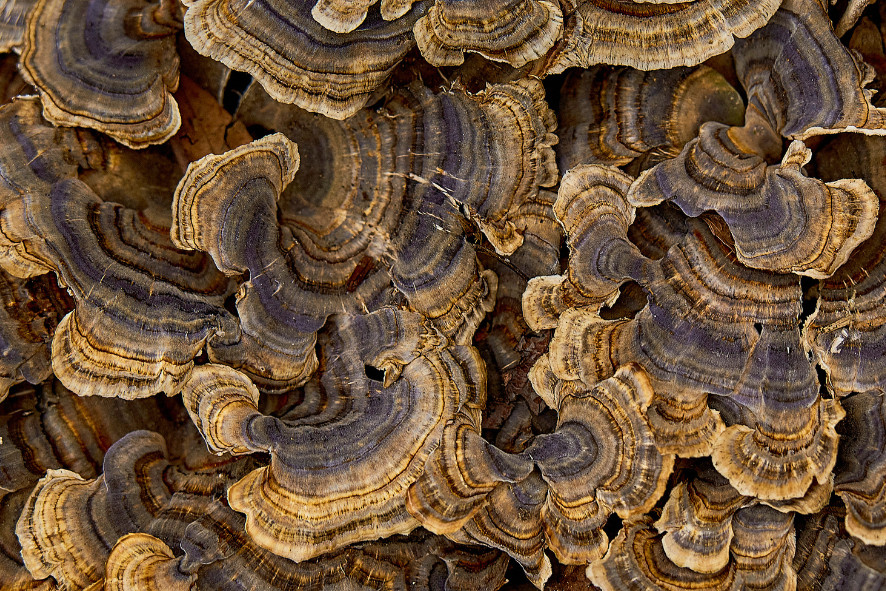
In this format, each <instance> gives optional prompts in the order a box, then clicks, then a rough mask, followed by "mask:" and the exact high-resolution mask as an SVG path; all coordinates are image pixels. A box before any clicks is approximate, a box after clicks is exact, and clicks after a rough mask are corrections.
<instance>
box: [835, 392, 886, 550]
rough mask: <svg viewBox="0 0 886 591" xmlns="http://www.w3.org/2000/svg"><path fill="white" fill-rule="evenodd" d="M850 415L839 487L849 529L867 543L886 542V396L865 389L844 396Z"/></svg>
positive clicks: (845, 428)
mask: <svg viewBox="0 0 886 591" xmlns="http://www.w3.org/2000/svg"><path fill="white" fill-rule="evenodd" d="M843 406H844V408H845V409H846V418H845V419H844V422H843V423H842V424H841V425H840V433H841V435H842V444H841V446H840V456H839V460H840V461H839V463H838V468H837V469H836V475H835V476H836V477H835V487H834V489H835V491H836V493H837V494H838V495H839V496H840V498H842V499H843V502H844V503H845V504H846V531H848V532H849V533H850V534H851V535H852V536H854V537H856V538H858V539H860V540H862V541H863V542H865V543H866V544H878V545H884V544H886V518H884V515H886V482H884V478H883V470H884V469H886V414H884V413H886V400H884V394H883V392H861V393H859V394H855V395H854V396H850V397H849V398H846V399H844V400H843Z"/></svg>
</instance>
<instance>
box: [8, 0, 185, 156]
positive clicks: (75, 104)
mask: <svg viewBox="0 0 886 591" xmlns="http://www.w3.org/2000/svg"><path fill="white" fill-rule="evenodd" d="M179 18H180V17H179V14H178V5H177V3H176V2H173V1H172V0H158V1H157V3H155V4H145V3H140V2H131V1H127V2H106V3H103V4H101V5H96V6H93V5H92V4H90V3H89V2H64V0H39V1H38V2H37V4H36V6H35V7H34V8H33V10H32V11H31V13H30V16H29V18H28V30H27V34H26V35H25V39H24V48H23V50H22V62H21V63H22V75H23V76H24V78H25V80H26V81H27V82H28V83H30V84H33V85H34V86H36V87H37V89H38V90H39V91H40V96H41V99H42V101H43V111H44V113H45V116H46V118H47V119H49V120H50V121H52V122H53V123H55V124H57V125H68V126H76V127H90V128H93V129H97V130H99V131H102V132H104V133H106V134H108V135H110V136H111V137H113V138H114V139H115V140H117V141H118V142H120V143H122V144H125V145H127V146H130V147H132V148H139V147H144V146H147V145H149V144H157V143H162V142H164V141H166V140H168V139H169V138H170V137H172V136H173V135H174V134H175V132H176V131H178V127H179V124H180V123H181V118H180V116H179V112H178V105H177V104H176V102H175V99H174V98H172V93H173V92H175V90H176V89H177V88H178V64H179V62H178V55H177V54H176V52H175V33H176V32H177V31H178V30H179V29H180V28H181V23H180V21H179Z"/></svg>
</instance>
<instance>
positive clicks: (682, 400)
mask: <svg viewBox="0 0 886 591" xmlns="http://www.w3.org/2000/svg"><path fill="white" fill-rule="evenodd" d="M646 418H647V419H648V420H649V426H650V427H651V428H652V432H653V433H654V434H655V445H656V446H657V447H658V449H659V451H661V453H664V454H675V455H676V456H678V457H681V458H697V457H700V456H708V455H710V454H711V450H712V449H713V445H714V441H716V440H717V438H718V437H719V436H720V433H722V432H723V429H725V428H726V426H725V425H724V424H723V419H721V418H720V413H719V412H717V411H716V410H712V409H710V408H708V396H707V394H705V393H703V392H698V391H697V390H693V389H678V388H677V389H674V390H667V389H662V388H659V389H658V390H657V391H656V392H655V395H654V396H653V398H652V403H651V404H650V405H649V408H648V409H647V410H646Z"/></svg>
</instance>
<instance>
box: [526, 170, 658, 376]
mask: <svg viewBox="0 0 886 591" xmlns="http://www.w3.org/2000/svg"><path fill="white" fill-rule="evenodd" d="M631 180H632V179H631V177H629V176H628V175H627V174H625V173H623V172H621V171H620V170H618V169H617V168H614V167H604V166H598V165H584V166H579V167H577V168H574V169H572V170H570V171H569V172H568V173H566V174H565V175H564V176H563V180H562V181H561V183H560V191H559V196H558V197H557V201H556V203H554V213H555V214H556V215H557V218H558V219H559V220H560V223H561V224H563V227H564V228H565V230H566V235H567V240H566V243H567V244H568V245H569V248H570V250H571V251H572V252H573V253H578V252H581V253H582V254H581V256H571V257H570V258H569V266H568V270H567V275H566V276H565V277H559V276H550V277H537V278H534V279H532V280H530V282H529V286H528V287H527V289H526V291H525V292H524V294H523V313H524V315H525V316H526V322H527V323H528V324H529V326H530V327H532V328H534V329H535V330H540V329H544V328H553V327H554V326H556V325H557V320H556V319H557V317H558V316H559V315H560V314H561V313H562V312H563V311H564V310H566V309H568V308H572V307H576V306H582V307H584V306H588V305H594V306H596V307H598V308H599V307H600V306H603V305H609V304H612V303H613V302H614V301H615V299H616V298H617V297H618V286H619V284H620V283H621V282H622V281H623V280H624V279H627V278H628V277H627V276H626V275H625V273H624V271H622V270H621V269H618V270H615V268H616V265H618V264H619V263H615V262H614V261H615V260H616V259H617V260H619V261H621V260H622V259H624V258H634V259H637V260H641V258H642V257H641V255H640V253H639V251H637V249H636V247H635V246H634V245H632V244H631V243H630V242H628V240H627V230H628V227H629V226H630V225H631V222H633V221H634V208H633V207H632V206H631V205H630V204H628V202H627V200H626V199H625V197H624V195H625V194H626V193H627V190H628V187H629V186H630V184H631ZM552 361H554V362H556V361H555V360H552ZM591 384H593V382H588V385H591Z"/></svg>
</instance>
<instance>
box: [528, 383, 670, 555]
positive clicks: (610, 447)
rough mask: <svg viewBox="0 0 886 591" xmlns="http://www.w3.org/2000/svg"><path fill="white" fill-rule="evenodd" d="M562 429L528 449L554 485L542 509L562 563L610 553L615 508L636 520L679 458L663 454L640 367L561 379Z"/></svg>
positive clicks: (559, 425)
mask: <svg viewBox="0 0 886 591" xmlns="http://www.w3.org/2000/svg"><path fill="white" fill-rule="evenodd" d="M560 389H561V391H560V393H559V394H560V397H561V398H560V404H559V410H558V423H557V429H556V430H555V431H554V433H552V434H550V435H539V436H537V437H536V439H535V441H534V442H533V443H532V444H531V445H530V446H529V448H528V449H527V450H526V452H525V453H526V455H528V456H529V457H531V458H533V459H534V460H535V461H536V462H537V464H538V466H539V469H540V470H541V474H542V476H543V477H544V479H545V481H546V482H547V483H548V485H549V486H550V493H549V494H548V498H547V501H546V502H545V505H544V508H543V509H542V519H544V523H545V529H546V533H547V536H548V540H549V544H550V546H551V549H552V550H553V551H554V553H555V554H556V555H557V557H558V558H559V559H560V561H561V562H565V563H567V564H580V563H587V562H590V561H591V560H594V559H597V558H599V557H600V556H602V555H603V553H604V552H605V550H606V544H607V539H606V534H605V533H603V526H604V525H605V523H606V520H607V519H608V518H609V516H610V515H611V514H612V513H617V514H618V515H619V517H621V518H622V519H629V518H631V517H634V516H636V515H641V514H643V513H645V512H647V511H648V510H649V509H651V508H652V506H653V505H654V504H655V503H656V502H657V501H658V499H659V498H660V497H661V496H662V494H664V490H665V484H666V482H667V479H668V477H669V476H670V473H671V470H672V468H673V464H674V458H673V456H663V455H662V454H661V453H660V452H659V451H658V448H656V446H655V440H654V439H653V436H652V431H651V430H650V428H649V423H648V422H647V421H646V418H645V410H646V408H647V407H648V405H649V402H650V401H651V399H652V388H651V386H650V384H649V381H648V378H647V377H646V374H645V373H644V372H643V370H642V369H640V368H639V367H638V366H627V367H623V368H621V369H619V371H618V372H616V374H615V375H614V376H613V377H611V378H609V379H608V380H605V381H603V382H601V383H599V384H598V385H597V386H596V387H595V388H594V389H592V390H590V391H584V388H582V387H575V386H573V385H572V384H562V385H561V386H560Z"/></svg>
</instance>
